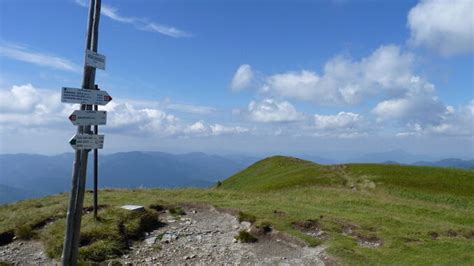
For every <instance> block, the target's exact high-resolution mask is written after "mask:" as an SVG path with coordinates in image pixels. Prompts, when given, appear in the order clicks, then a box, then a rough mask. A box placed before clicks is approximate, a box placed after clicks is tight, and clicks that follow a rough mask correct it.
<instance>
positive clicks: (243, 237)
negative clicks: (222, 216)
mask: <svg viewBox="0 0 474 266" xmlns="http://www.w3.org/2000/svg"><path fill="white" fill-rule="evenodd" d="M235 239H237V240H239V241H240V242H242V243H255V242H257V241H258V239H257V238H256V237H254V236H253V235H251V234H250V233H249V232H247V231H245V230H240V232H239V234H238V235H236V236H235Z"/></svg>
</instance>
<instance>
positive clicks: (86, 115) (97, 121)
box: [69, 110, 107, 126]
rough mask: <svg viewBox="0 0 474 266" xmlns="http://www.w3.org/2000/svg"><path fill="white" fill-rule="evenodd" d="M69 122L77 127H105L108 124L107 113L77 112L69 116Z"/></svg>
mask: <svg viewBox="0 0 474 266" xmlns="http://www.w3.org/2000/svg"><path fill="white" fill-rule="evenodd" d="M69 120H70V121H71V123H72V124H73V125H75V126H92V125H105V123H106V122H107V112H106V111H94V110H76V111H74V112H73V113H72V114H71V115H70V116H69Z"/></svg>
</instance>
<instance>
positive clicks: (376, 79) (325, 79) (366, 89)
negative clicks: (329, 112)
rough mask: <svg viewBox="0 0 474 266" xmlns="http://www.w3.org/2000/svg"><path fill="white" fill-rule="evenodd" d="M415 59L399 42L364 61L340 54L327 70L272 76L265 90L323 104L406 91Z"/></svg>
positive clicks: (327, 66) (353, 102)
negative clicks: (402, 49)
mask: <svg viewBox="0 0 474 266" xmlns="http://www.w3.org/2000/svg"><path fill="white" fill-rule="evenodd" d="M413 61H414V56H413V55H412V54H411V53H409V52H403V51H401V49H400V47H399V46H396V45H386V46H381V47H379V48H378V49H377V50H375V51H374V52H373V53H372V54H371V55H369V56H368V57H365V58H362V59H361V60H360V61H354V60H352V59H351V58H349V57H347V56H336V57H334V58H332V59H331V60H329V61H328V62H327V63H326V64H325V66H324V72H323V74H318V73H316V72H313V71H309V70H302V71H290V72H286V73H281V74H275V75H271V76H268V77H267V78H266V82H265V84H264V85H263V87H262V88H261V92H262V93H264V94H276V95H278V96H280V97H286V98H294V99H298V100H304V101H312V102H314V103H317V104H323V105H334V104H335V105H351V104H357V103H360V102H361V101H362V100H363V98H364V97H366V96H370V95H379V94H385V95H399V94H403V93H404V92H405V91H406V90H407V89H408V87H409V85H410V81H411V79H412V78H413V77H414V76H415V75H414V74H413V73H412V72H413V71H412V69H413Z"/></svg>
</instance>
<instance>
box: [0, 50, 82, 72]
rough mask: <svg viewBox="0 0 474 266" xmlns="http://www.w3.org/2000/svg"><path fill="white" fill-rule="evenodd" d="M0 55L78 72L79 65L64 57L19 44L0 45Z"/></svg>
mask: <svg viewBox="0 0 474 266" xmlns="http://www.w3.org/2000/svg"><path fill="white" fill-rule="evenodd" d="M0 56H3V57H8V58H11V59H14V60H18V61H23V62H27V63H31V64H35V65H39V66H46V67H52V68H56V69H60V70H65V71H71V72H80V67H79V66H78V65H76V64H74V63H72V62H71V61H69V60H67V59H65V58H61V57H58V56H55V55H49V54H44V53H39V52H35V51H30V50H28V49H27V48H26V47H24V46H20V45H8V44H2V45H0Z"/></svg>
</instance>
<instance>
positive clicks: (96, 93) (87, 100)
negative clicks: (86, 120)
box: [61, 87, 112, 105]
mask: <svg viewBox="0 0 474 266" xmlns="http://www.w3.org/2000/svg"><path fill="white" fill-rule="evenodd" d="M111 100H112V97H111V96H110V95H109V94H108V93H107V92H106V91H103V90H85V89H76V88H66V87H63V88H62V90H61V102H63V103H80V104H96V105H106V104H108V103H109V102H110V101H111Z"/></svg>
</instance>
